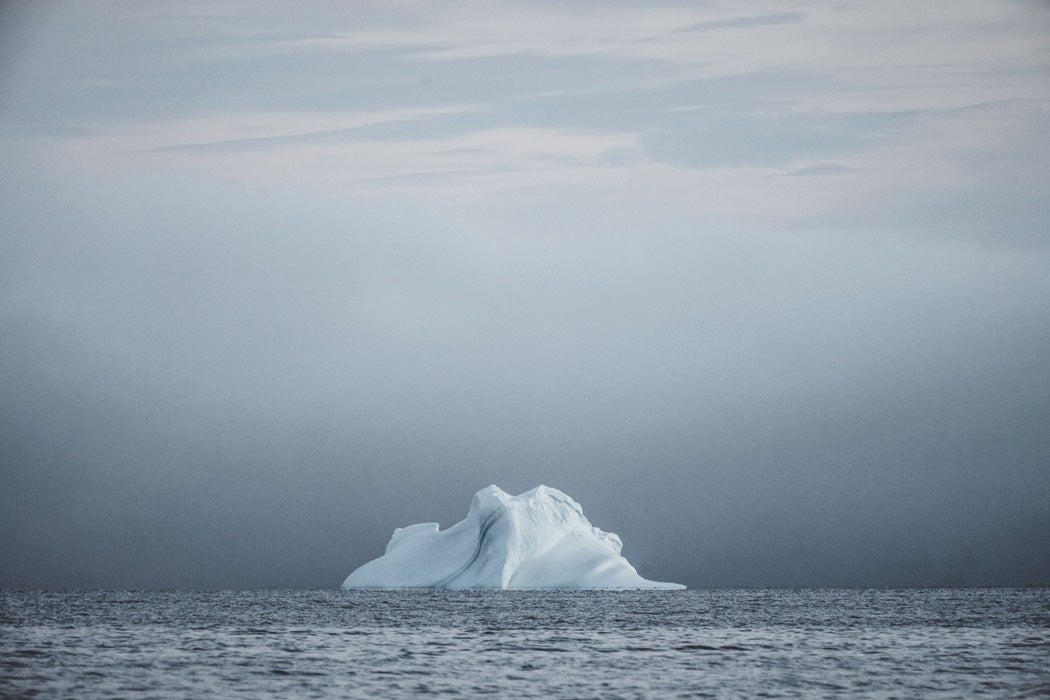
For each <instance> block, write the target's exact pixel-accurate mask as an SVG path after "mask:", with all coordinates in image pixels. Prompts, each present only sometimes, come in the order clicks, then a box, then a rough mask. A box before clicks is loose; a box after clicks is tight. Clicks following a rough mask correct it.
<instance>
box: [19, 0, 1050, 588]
mask: <svg viewBox="0 0 1050 700" xmlns="http://www.w3.org/2000/svg"><path fill="white" fill-rule="evenodd" d="M1048 182H1050V6H1048V5H1047V4H1046V3H1044V2H1037V1H1035V0H1033V1H1030V2H1007V1H1002V2H999V1H994V2H993V1H991V0H989V1H987V2H975V1H967V2H958V1H952V2H947V1H944V2H938V1H932V2H922V3H915V2H911V1H909V2H903V1H902V2H892V1H891V2H878V3H842V4H838V3H831V2H820V3H807V2H796V3H792V4H790V5H786V4H784V3H782V2H772V1H770V2H747V3H735V2H734V3H718V2H693V3H673V2H670V3H649V2H645V3H642V2H637V3H632V2H611V3H610V2H573V3H562V2H558V3H555V2H550V3H544V2H478V3H431V2H405V3H398V2H376V3H365V2H354V3H319V4H311V3H293V4H290V5H289V4H286V3H274V4H272V5H271V4H267V3H258V2H251V3H248V2H244V3H240V2H225V3H219V4H215V3H212V2H202V3H192V2H183V1H180V2H170V3H162V4H161V3H140V2H126V3H104V2H92V3H81V2H70V3H32V4H28V3H26V4H23V3H4V4H3V5H0V586H25V587H36V586H45V587H59V588H64V587H96V586H105V587H120V588H127V587H160V586H163V587H186V586H191V587H218V586H221V587H263V586H337V585H338V584H339V583H340V582H341V581H342V579H343V578H344V577H345V576H346V575H347V574H348V573H349V572H350V571H351V570H352V569H354V568H355V567H357V566H358V565H360V564H362V563H364V562H365V561H367V560H369V559H371V558H374V557H376V556H378V555H379V554H381V553H382V550H383V547H384V545H385V543H386V541H387V539H388V538H389V536H390V534H391V531H392V530H393V529H394V528H395V527H398V526H403V525H407V524H410V523H414V522H420V521H439V522H441V523H442V525H443V526H447V525H451V524H453V523H454V522H456V521H458V520H459V519H461V518H462V517H464V516H465V515H466V512H467V508H468V506H469V504H470V499H471V496H472V494H473V493H474V492H475V491H476V490H478V489H480V488H482V487H483V486H486V485H488V484H490V483H495V484H498V485H499V486H501V487H502V488H504V489H506V490H508V491H511V492H513V493H518V492H521V491H524V490H526V489H528V488H531V487H532V486H535V485H536V484H539V483H546V484H548V485H551V486H555V487H558V488H560V489H562V490H564V491H566V492H567V493H569V494H570V495H572V496H573V497H575V498H576V499H577V500H578V501H580V502H581V503H582V505H583V507H584V510H585V512H586V513H587V515H588V516H589V517H590V519H591V521H592V523H594V524H595V525H597V526H599V527H602V528H603V529H607V530H612V531H614V532H617V533H619V534H620V535H621V537H622V538H623V540H624V543H625V546H624V554H625V555H626V556H627V557H628V559H630V560H631V562H632V563H634V564H635V566H636V567H637V568H638V569H639V571H640V572H641V573H642V574H643V575H644V576H646V577H648V578H655V579H660V580H670V581H679V582H682V583H686V584H687V585H690V586H721V585H892V584H920V585H931V584H933V585H939V584H1043V585H1046V584H1050V225H1048V221H1050V196H1048V195H1050V192H1048V186H1047V183H1048Z"/></svg>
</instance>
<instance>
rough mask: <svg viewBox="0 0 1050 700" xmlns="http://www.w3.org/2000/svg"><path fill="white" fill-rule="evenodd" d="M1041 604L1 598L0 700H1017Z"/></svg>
mask: <svg viewBox="0 0 1050 700" xmlns="http://www.w3.org/2000/svg"><path fill="white" fill-rule="evenodd" d="M1047 693H1050V590H1048V589H901V590H885V589H880V590H863V589H841V590H838V589H801V590H787V589H769V590H753V589H747V590H691V591H645V592H603V591H580V592H539V591H485V592H482V591H422V590H419V591H352V592H342V591H336V590H320V591H248V592H244V591H228V592H190V591H97V592H23V591H3V592H0V696H5V697H6V696H32V695H34V694H37V695H39V696H41V697H48V698H52V697H76V698H81V697H118V696H119V697H208V696H211V697H232V696H243V697H252V698H259V697H280V698H293V697H331V696H351V697H398V696H409V695H424V694H460V695H468V696H475V695H495V696H500V697H551V696H557V697H599V696H600V697H646V696H653V697H673V696H689V697H696V696H713V697H757V696H762V695H766V696H799V697H818V696H833V695H849V696H854V697H865V696H867V697H880V698H881V697H899V696H905V697H919V696H921V697H939V696H940V697H960V696H967V697H972V696H980V695H988V696H996V697H1026V696H1036V695H1045V694H1047Z"/></svg>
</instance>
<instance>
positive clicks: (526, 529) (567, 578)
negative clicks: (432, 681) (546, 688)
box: [343, 485, 685, 589]
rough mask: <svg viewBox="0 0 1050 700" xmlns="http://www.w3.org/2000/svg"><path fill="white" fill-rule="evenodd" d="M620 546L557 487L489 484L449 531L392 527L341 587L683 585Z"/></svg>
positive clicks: (424, 526) (423, 526)
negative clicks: (519, 489)
mask: <svg viewBox="0 0 1050 700" xmlns="http://www.w3.org/2000/svg"><path fill="white" fill-rule="evenodd" d="M622 547H623V543H622V542H621V541H620V538H619V537H617V536H616V535H615V534H613V533H611V532H605V531H603V530H600V529H598V528H596V527H594V526H593V525H591V523H590V522H589V521H588V520H587V518H586V517H584V515H583V508H581V507H580V504H579V503H577V502H576V501H574V500H573V499H572V498H570V497H569V496H567V495H566V494H564V493H562V492H561V491H559V490H558V489H555V488H551V487H549V486H542V485H541V486H537V487H536V488H534V489H532V490H531V491H526V492H525V493H523V494H520V495H518V496H511V495H510V494H508V493H506V492H505V491H503V490H502V489H500V488H499V487H497V486H489V487H487V488H484V489H482V490H480V491H478V492H477V493H476V494H475V495H474V500H473V501H472V502H471V504H470V512H468V513H467V517H466V518H465V519H464V520H462V521H460V522H458V523H456V524H455V525H453V526H452V527H449V528H448V529H446V530H441V529H439V526H438V524H437V523H419V524H418V525H409V526H408V527H402V528H398V529H396V530H394V535H393V536H392V537H391V538H390V542H389V544H387V546H386V552H385V553H384V554H383V556H381V557H379V558H378V559H373V560H372V561H370V562H368V563H366V564H364V565H362V566H360V567H359V568H357V569H356V570H354V572H353V573H351V574H350V575H349V576H347V578H346V580H345V581H343V588H344V589H352V588H452V589H465V588H495V589H509V588H515V589H521V588H529V589H535V588H619V589H636V588H662V589H681V588H685V586H683V585H681V584H678V583H663V582H660V581H649V580H647V579H644V578H642V577H641V576H639V575H638V572H637V571H635V568H634V567H633V566H631V564H630V562H628V561H627V560H626V559H625V558H624V557H623V556H622V555H621V554H620V549H621V548H622Z"/></svg>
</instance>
